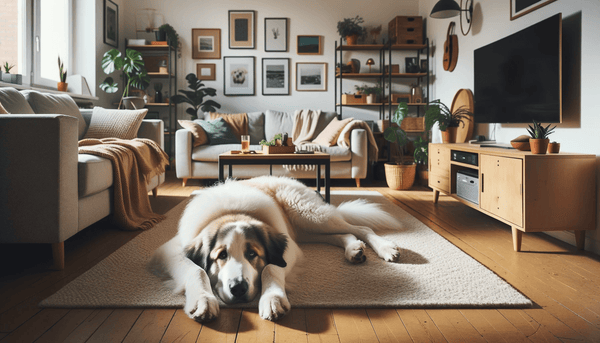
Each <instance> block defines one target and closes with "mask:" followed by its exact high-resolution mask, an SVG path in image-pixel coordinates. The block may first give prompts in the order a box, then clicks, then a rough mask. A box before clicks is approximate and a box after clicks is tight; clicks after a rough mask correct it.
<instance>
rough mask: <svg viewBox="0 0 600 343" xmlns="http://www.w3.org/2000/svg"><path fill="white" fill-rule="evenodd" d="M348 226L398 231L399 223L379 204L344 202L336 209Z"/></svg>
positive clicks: (360, 200)
mask: <svg viewBox="0 0 600 343" xmlns="http://www.w3.org/2000/svg"><path fill="white" fill-rule="evenodd" d="M337 209H338V211H339V212H340V214H341V215H342V217H344V220H346V221H347V222H348V223H350V224H354V225H361V226H368V227H370V228H371V229H379V228H381V229H398V228H399V227H400V222H399V221H398V220H397V219H396V218H394V217H393V216H392V215H390V214H389V213H387V212H386V211H384V210H383V209H382V208H381V206H379V204H374V203H370V202H368V201H366V200H364V199H358V200H352V201H346V202H343V203H341V204H340V205H339V206H338V207H337Z"/></svg>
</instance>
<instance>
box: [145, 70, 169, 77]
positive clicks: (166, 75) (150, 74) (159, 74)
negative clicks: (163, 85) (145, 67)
mask: <svg viewBox="0 0 600 343" xmlns="http://www.w3.org/2000/svg"><path fill="white" fill-rule="evenodd" d="M148 76H150V77H165V78H166V77H169V74H165V73H159V72H155V71H151V72H148ZM170 76H171V77H175V75H173V74H171V75H170Z"/></svg>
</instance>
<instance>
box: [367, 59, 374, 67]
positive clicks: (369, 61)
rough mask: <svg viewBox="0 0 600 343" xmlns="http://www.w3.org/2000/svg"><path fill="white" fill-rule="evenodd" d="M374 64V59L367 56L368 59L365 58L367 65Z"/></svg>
mask: <svg viewBox="0 0 600 343" xmlns="http://www.w3.org/2000/svg"><path fill="white" fill-rule="evenodd" d="M374 64H375V61H374V60H373V59H372V58H369V59H368V60H367V65H368V66H372V65H374Z"/></svg>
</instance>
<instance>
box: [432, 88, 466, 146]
mask: <svg viewBox="0 0 600 343" xmlns="http://www.w3.org/2000/svg"><path fill="white" fill-rule="evenodd" d="M469 115H473V113H471V112H470V111H469V110H468V109H467V107H466V106H461V107H459V108H458V109H456V110H455V111H454V112H452V111H450V109H449V108H448V106H446V105H445V104H444V103H443V102H441V101H440V100H439V99H437V100H433V101H431V102H430V103H429V105H428V106H427V110H426V111H425V127H426V128H431V127H433V125H434V124H435V123H438V126H439V128H440V131H441V132H442V141H443V142H444V143H455V142H456V131H457V130H458V126H459V125H460V124H462V125H463V126H464V125H465V123H464V122H463V119H467V118H468V116H469Z"/></svg>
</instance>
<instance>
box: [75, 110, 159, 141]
mask: <svg viewBox="0 0 600 343" xmlns="http://www.w3.org/2000/svg"><path fill="white" fill-rule="evenodd" d="M146 113H148V109H147V108H144V109H141V110H113V109H105V108H102V107H94V110H93V111H92V120H91V121H90V127H89V128H88V130H87V132H86V133H85V137H84V138H98V139H102V138H120V139H134V138H136V137H137V133H138V130H139V129H140V125H142V120H143V119H144V117H145V116H146Z"/></svg>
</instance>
